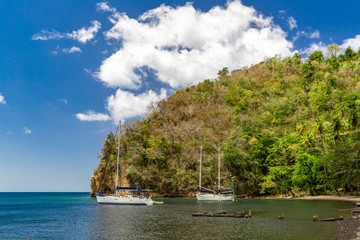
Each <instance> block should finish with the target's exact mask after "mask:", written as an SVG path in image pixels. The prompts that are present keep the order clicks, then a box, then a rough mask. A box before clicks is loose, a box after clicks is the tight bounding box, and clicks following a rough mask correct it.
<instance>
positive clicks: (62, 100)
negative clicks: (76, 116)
mask: <svg viewBox="0 0 360 240" xmlns="http://www.w3.org/2000/svg"><path fill="white" fill-rule="evenodd" d="M58 102H60V103H63V104H64V105H67V104H68V100H67V99H65V98H61V99H58Z"/></svg>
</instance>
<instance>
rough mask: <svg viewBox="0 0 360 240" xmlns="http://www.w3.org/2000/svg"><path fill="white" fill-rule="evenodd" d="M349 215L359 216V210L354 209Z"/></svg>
mask: <svg viewBox="0 0 360 240" xmlns="http://www.w3.org/2000/svg"><path fill="white" fill-rule="evenodd" d="M351 214H352V215H355V214H357V215H359V214H360V209H354V210H352V211H351Z"/></svg>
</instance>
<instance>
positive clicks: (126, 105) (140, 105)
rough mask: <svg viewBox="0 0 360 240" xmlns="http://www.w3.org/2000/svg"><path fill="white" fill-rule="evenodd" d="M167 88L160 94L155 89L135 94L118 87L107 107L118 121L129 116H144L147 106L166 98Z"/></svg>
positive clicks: (112, 116) (109, 99)
mask: <svg viewBox="0 0 360 240" xmlns="http://www.w3.org/2000/svg"><path fill="white" fill-rule="evenodd" d="M166 96H167V94H166V90H165V89H161V92H160V94H156V93H155V92H154V91H152V90H149V91H148V92H145V93H142V94H139V95H134V94H133V93H131V92H128V91H123V90H121V89H118V90H117V91H116V94H115V95H111V96H110V97H109V98H108V100H107V109H108V111H109V112H110V115H111V118H112V119H113V120H114V121H115V122H117V121H119V120H125V119H129V118H134V117H139V116H143V115H144V113H145V112H146V110H147V107H148V106H149V105H150V104H152V103H154V102H158V101H160V100H162V99H164V98H166Z"/></svg>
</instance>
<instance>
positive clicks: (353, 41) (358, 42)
mask: <svg viewBox="0 0 360 240" xmlns="http://www.w3.org/2000/svg"><path fill="white" fill-rule="evenodd" d="M340 47H341V48H342V49H343V50H345V49H346V48H348V47H351V49H352V50H354V51H358V50H359V48H360V35H356V36H355V37H354V38H348V39H345V40H344V41H343V43H342V44H341V45H340Z"/></svg>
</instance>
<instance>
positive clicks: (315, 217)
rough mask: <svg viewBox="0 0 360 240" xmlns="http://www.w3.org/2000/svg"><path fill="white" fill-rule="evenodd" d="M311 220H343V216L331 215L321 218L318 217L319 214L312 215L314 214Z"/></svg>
mask: <svg viewBox="0 0 360 240" xmlns="http://www.w3.org/2000/svg"><path fill="white" fill-rule="evenodd" d="M313 220H314V221H315V222H317V221H321V222H332V221H338V220H344V217H343V216H340V217H331V218H322V219H319V216H318V215H314V216H313Z"/></svg>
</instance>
